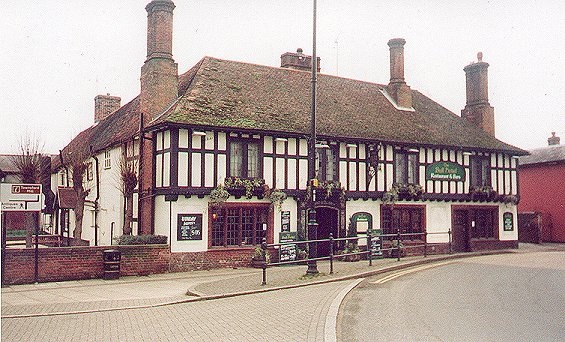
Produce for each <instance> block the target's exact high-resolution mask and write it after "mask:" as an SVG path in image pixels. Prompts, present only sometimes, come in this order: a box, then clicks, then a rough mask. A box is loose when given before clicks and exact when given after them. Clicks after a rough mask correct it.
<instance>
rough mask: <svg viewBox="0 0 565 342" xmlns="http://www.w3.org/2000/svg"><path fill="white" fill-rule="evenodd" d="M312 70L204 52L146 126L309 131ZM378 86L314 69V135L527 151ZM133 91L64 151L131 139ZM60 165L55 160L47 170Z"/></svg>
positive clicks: (424, 100)
mask: <svg viewBox="0 0 565 342" xmlns="http://www.w3.org/2000/svg"><path fill="white" fill-rule="evenodd" d="M310 87H311V80H310V73H309V72H306V71H300V70H294V69H286V68H275V67H269V66H262V65H256V64H249V63H242V62H234V61H228V60H221V59H217V58H212V57H204V58H203V59H202V60H200V61H199V62H198V63H197V64H196V65H195V66H194V67H192V68H191V69H190V70H188V71H187V72H186V73H184V74H182V75H180V76H179V94H180V97H179V99H178V100H177V102H176V103H174V105H173V106H171V108H170V109H169V110H168V111H167V112H166V113H163V115H161V116H160V117H158V118H157V119H155V120H153V121H152V122H151V123H149V125H153V126H154V125H157V124H163V123H174V124H187V125H198V126H209V127H221V128H235V129H252V130H258V131H265V132H282V133H290V134H300V135H307V134H309V129H310V123H309V120H310V98H311V93H310ZM383 89H384V86H383V85H380V84H375V83H370V82H364V81H358V80H352V79H347V78H341V77H336V76H330V75H324V74H319V76H318V110H317V134H318V135H320V136H329V137H339V138H343V139H352V140H354V139H368V140H377V141H383V142H398V143H406V144H411V145H420V144H421V145H441V146H452V147H463V148H471V149H476V148H479V149H486V150H497V151H507V152H510V153H513V154H516V155H524V154H527V152H526V151H524V150H521V149H519V148H517V147H514V146H511V145H508V144H506V143H503V142H501V141H500V140H497V139H495V138H493V137H492V136H490V135H488V134H487V133H485V132H483V131H482V130H481V129H479V128H477V127H475V126H474V125H472V124H470V123H468V122H467V121H466V120H464V119H462V118H461V117H459V116H458V115H456V114H454V113H452V112H450V111H449V110H447V109H446V108H444V107H442V106H441V105H439V104H438V103H436V102H434V101H432V100H431V99H429V98H428V97H426V96H425V95H423V94H421V93H420V92H418V91H415V90H412V98H413V107H414V109H415V111H413V112H410V111H402V110H398V109H395V107H394V106H393V105H392V104H391V103H390V102H389V100H387V98H386V97H385V95H383V93H382V90H383ZM139 102H140V98H139V96H138V97H136V98H135V99H133V100H132V101H130V102H129V103H127V104H126V105H124V106H123V107H121V108H120V109H119V110H117V111H116V112H114V113H113V114H111V115H110V116H108V117H107V118H106V119H104V120H101V121H100V122H99V123H98V124H95V125H93V126H91V127H90V128H88V129H86V130H84V131H82V132H81V133H79V134H78V135H77V136H76V137H75V138H74V139H73V140H72V141H71V142H70V143H69V145H67V146H66V147H65V149H64V150H63V154H64V155H65V154H67V153H68V152H71V151H78V152H80V151H85V152H86V151H89V149H90V146H92V150H93V151H94V152H98V151H101V150H103V149H105V148H108V147H110V146H113V145H116V144H118V143H121V142H124V141H127V140H129V139H131V137H132V136H134V135H135V133H136V132H137V131H138V129H139V112H140V107H139ZM58 167H60V162H59V160H58V158H54V165H53V169H57V168H58Z"/></svg>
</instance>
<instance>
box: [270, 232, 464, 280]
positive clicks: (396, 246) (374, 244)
mask: <svg viewBox="0 0 565 342" xmlns="http://www.w3.org/2000/svg"><path fill="white" fill-rule="evenodd" d="M439 234H442V235H445V234H447V235H448V236H449V240H448V244H449V254H451V253H452V252H453V249H452V239H451V238H452V236H451V234H452V232H451V230H448V231H446V232H431V233H428V232H423V233H400V229H397V231H396V234H379V235H377V236H372V233H368V234H367V236H366V237H359V236H355V237H345V238H334V237H333V235H332V234H331V233H330V237H329V238H328V239H317V240H301V241H288V242H281V243H272V244H267V239H266V238H263V242H262V243H261V255H262V260H263V261H262V262H261V268H262V269H263V280H262V282H261V285H266V284H267V267H268V266H281V265H290V264H300V263H306V262H308V261H314V260H316V261H318V260H329V261H330V262H329V263H330V272H329V273H330V274H333V261H334V259H340V258H346V257H348V256H357V255H359V256H364V255H366V256H367V260H368V261H369V266H372V265H373V259H374V258H382V257H383V256H384V254H383V252H384V251H389V255H391V256H393V257H394V255H396V259H397V261H400V258H401V256H402V254H403V251H404V250H408V249H415V248H422V247H423V249H424V252H423V255H424V257H427V256H428V235H439ZM414 236H416V237H418V239H417V241H421V242H422V243H420V244H414V243H410V244H408V245H406V246H404V245H403V241H414V239H407V237H414ZM422 236H423V239H422V238H421V237H422ZM361 239H366V240H367V245H366V246H365V250H359V251H358V252H349V253H340V254H335V253H334V252H335V244H336V242H345V243H347V242H349V241H356V242H357V243H359V240H361ZM385 241H390V242H391V246H390V247H387V248H383V246H384V242H385ZM313 243H316V244H318V243H329V247H330V248H329V250H330V254H329V255H328V256H322V257H317V258H305V259H295V260H287V261H280V260H279V261H277V262H266V255H267V250H268V249H269V248H275V249H277V248H278V249H280V248H281V247H283V246H295V248H297V247H298V246H299V245H307V246H310V245H311V244H313ZM358 247H359V245H358Z"/></svg>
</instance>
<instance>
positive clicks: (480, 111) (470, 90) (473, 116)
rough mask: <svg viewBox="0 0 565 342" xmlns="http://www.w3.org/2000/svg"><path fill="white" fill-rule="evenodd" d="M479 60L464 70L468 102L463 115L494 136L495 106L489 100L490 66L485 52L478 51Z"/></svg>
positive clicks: (462, 112)
mask: <svg viewBox="0 0 565 342" xmlns="http://www.w3.org/2000/svg"><path fill="white" fill-rule="evenodd" d="M477 59H478V61H477V62H476V63H473V62H471V64H469V65H467V66H466V67H465V68H463V70H464V71H465V78H466V93H467V104H466V105H465V108H464V109H463V110H462V111H461V117H462V118H465V119H467V120H468V121H469V122H471V123H473V124H475V125H476V126H478V127H480V128H481V129H482V130H484V131H485V132H487V133H489V134H490V135H492V136H494V135H495V134H494V108H493V107H491V105H490V103H489V101H488V67H489V64H488V63H486V62H483V53H482V52H479V53H477Z"/></svg>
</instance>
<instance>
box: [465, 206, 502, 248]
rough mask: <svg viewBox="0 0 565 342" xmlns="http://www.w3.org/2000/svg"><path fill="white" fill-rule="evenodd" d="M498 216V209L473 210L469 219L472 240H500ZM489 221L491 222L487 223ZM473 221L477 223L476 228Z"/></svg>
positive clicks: (482, 208) (481, 208)
mask: <svg viewBox="0 0 565 342" xmlns="http://www.w3.org/2000/svg"><path fill="white" fill-rule="evenodd" d="M498 214H499V213H498V207H477V208H473V209H472V210H471V215H470V218H469V219H470V221H471V231H470V238H471V239H473V240H498V216H499V215H498ZM480 216H482V217H480ZM488 216H490V217H488ZM479 218H480V219H481V220H479ZM489 220H490V222H487V221H489ZM473 221H474V222H475V226H474V227H473V225H472V222H473ZM479 223H481V224H479ZM489 223H490V227H489Z"/></svg>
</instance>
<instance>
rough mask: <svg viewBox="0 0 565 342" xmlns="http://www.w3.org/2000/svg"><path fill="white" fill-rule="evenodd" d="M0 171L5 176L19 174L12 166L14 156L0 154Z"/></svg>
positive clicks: (13, 165)
mask: <svg viewBox="0 0 565 342" xmlns="http://www.w3.org/2000/svg"><path fill="white" fill-rule="evenodd" d="M0 171H2V172H4V173H6V174H9V173H18V172H19V170H18V168H17V167H16V164H14V155H12V154H0Z"/></svg>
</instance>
